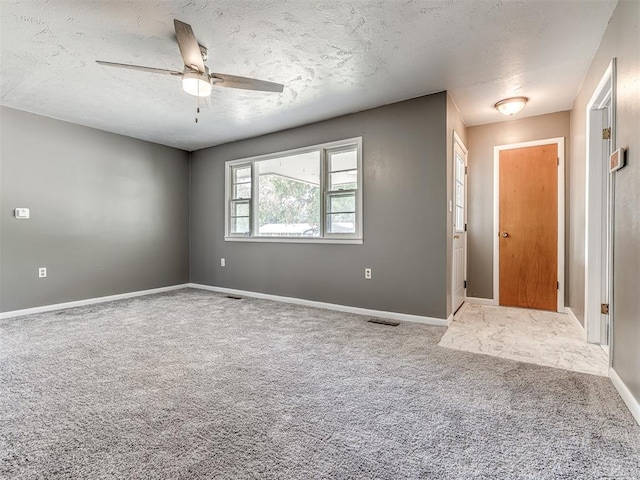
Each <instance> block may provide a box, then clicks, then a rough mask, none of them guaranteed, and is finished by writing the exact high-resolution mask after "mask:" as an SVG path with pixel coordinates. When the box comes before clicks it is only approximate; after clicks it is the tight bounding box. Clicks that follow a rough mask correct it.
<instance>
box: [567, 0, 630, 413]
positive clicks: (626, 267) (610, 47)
mask: <svg viewBox="0 0 640 480" xmlns="http://www.w3.org/2000/svg"><path fill="white" fill-rule="evenodd" d="M639 19H640V2H638V1H629V0H620V2H619V3H618V5H617V7H616V9H615V11H614V13H613V16H612V17H611V20H610V22H609V26H608V27H607V30H606V31H605V34H604V36H603V38H602V43H601V45H600V48H599V49H598V52H597V53H596V56H595V57H594V59H593V62H592V63H591V67H590V68H589V71H588V73H587V76H586V77H585V80H584V82H583V84H582V88H581V90H580V93H579V94H578V97H577V98H576V101H575V103H574V108H573V110H572V111H571V127H572V128H571V168H572V170H571V183H570V186H571V189H570V202H571V207H572V208H571V211H570V217H571V219H570V220H571V225H572V228H573V230H574V235H575V239H576V247H577V248H576V249H575V250H574V251H572V252H570V257H569V258H570V262H571V264H570V272H571V282H572V283H574V282H575V284H576V288H575V289H573V288H572V291H571V297H570V306H571V308H572V309H573V310H574V311H575V312H578V313H579V314H580V315H581V316H583V314H584V262H585V252H584V235H585V230H584V213H585V171H586V164H585V148H586V147H585V142H586V138H585V128H586V113H585V111H586V107H587V103H588V102H589V99H590V98H591V95H592V94H593V92H594V90H595V88H596V86H597V84H598V82H599V81H600V79H601V78H602V75H604V72H605V70H606V69H607V66H608V65H609V62H610V61H611V59H612V58H613V57H616V58H617V64H618V65H617V95H618V98H617V103H616V105H617V115H616V126H617V134H616V148H617V147H625V148H627V166H626V167H625V168H624V169H622V170H620V171H619V172H618V173H617V174H616V179H615V228H614V266H613V270H614V294H613V314H614V318H613V368H614V369H615V371H616V372H617V373H618V375H619V376H620V377H621V378H622V380H623V381H624V382H625V384H626V385H627V387H628V388H629V390H630V391H631V393H632V394H633V395H634V396H635V398H636V400H637V401H640V295H639V294H638V291H639V289H638V272H640V30H639V28H640V27H639V26H638V24H639V23H640V22H639ZM572 246H573V245H572Z"/></svg>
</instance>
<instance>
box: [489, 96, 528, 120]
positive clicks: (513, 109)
mask: <svg viewBox="0 0 640 480" xmlns="http://www.w3.org/2000/svg"><path fill="white" fill-rule="evenodd" d="M528 101H529V99H528V98H527V97H511V98H505V99H504V100H500V101H499V102H497V103H496V104H495V105H494V106H493V108H495V109H496V110H498V111H499V112H500V113H502V114H503V115H508V116H509V115H515V114H516V113H518V112H520V111H522V109H523V108H524V106H525V105H526V104H527V102H528Z"/></svg>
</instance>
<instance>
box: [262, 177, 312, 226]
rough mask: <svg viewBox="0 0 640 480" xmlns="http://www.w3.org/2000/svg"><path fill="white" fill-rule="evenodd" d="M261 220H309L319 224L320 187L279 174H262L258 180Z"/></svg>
mask: <svg viewBox="0 0 640 480" xmlns="http://www.w3.org/2000/svg"><path fill="white" fill-rule="evenodd" d="M259 199H260V205H259V208H258V210H259V212H258V215H259V222H260V225H261V226H262V225H267V224H270V223H277V224H291V223H308V224H311V225H313V226H314V227H319V222H320V188H319V187H318V186H317V185H310V184H308V183H304V182H299V181H295V180H291V179H289V178H285V177H281V176H279V175H271V174H270V175H261V176H260V180H259Z"/></svg>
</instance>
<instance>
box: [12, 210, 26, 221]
mask: <svg viewBox="0 0 640 480" xmlns="http://www.w3.org/2000/svg"><path fill="white" fill-rule="evenodd" d="M13 215H14V216H15V217H16V218H19V219H20V220H26V219H27V218H29V209H28V208H23V207H19V208H16V209H15V210H14V211H13Z"/></svg>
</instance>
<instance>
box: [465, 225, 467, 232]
mask: <svg viewBox="0 0 640 480" xmlns="http://www.w3.org/2000/svg"><path fill="white" fill-rule="evenodd" d="M464 231H465V232H466V231H467V224H466V223H465V224H464Z"/></svg>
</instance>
